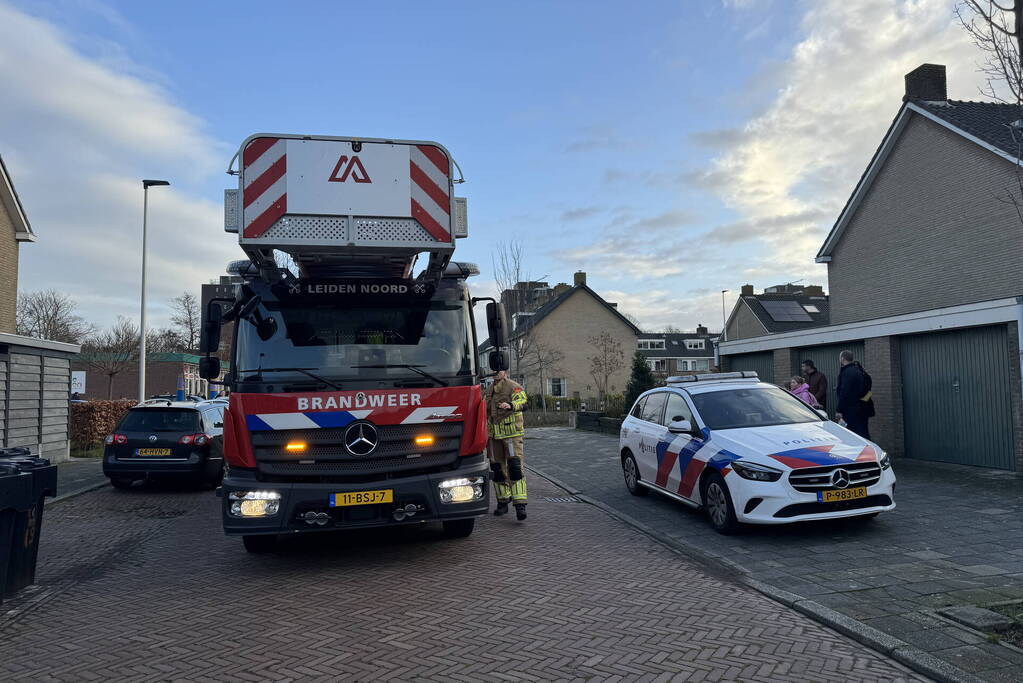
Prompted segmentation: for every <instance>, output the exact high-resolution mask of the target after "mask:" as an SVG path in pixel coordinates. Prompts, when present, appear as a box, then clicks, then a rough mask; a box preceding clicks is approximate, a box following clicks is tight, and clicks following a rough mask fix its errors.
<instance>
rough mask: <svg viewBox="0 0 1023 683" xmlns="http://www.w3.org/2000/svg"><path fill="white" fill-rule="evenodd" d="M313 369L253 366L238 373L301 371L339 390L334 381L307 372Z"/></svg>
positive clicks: (260, 373) (339, 386)
mask: <svg viewBox="0 0 1023 683" xmlns="http://www.w3.org/2000/svg"><path fill="white" fill-rule="evenodd" d="M315 369H316V368H254V369H249V370H239V371H238V373H239V374H241V373H244V372H255V373H256V374H257V375H262V374H263V373H264V372H301V373H302V374H303V375H306V376H307V377H312V378H313V379H315V380H316V381H317V382H323V383H324V384H326V385H327V386H329V387H334V388H335V389H337V390H338V391H341V385H340V384H338V383H336V382H331V381H330V380H329V379H325V378H323V377H320V376H319V375H314V374H313V373H311V372H309V371H310V370H315ZM260 381H262V378H260Z"/></svg>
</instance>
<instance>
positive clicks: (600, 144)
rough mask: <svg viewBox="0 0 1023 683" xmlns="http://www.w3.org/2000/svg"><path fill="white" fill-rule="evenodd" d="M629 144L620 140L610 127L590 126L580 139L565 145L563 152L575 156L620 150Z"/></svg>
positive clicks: (628, 141)
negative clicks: (607, 150)
mask: <svg viewBox="0 0 1023 683" xmlns="http://www.w3.org/2000/svg"><path fill="white" fill-rule="evenodd" d="M631 144H632V141H631V140H627V139H625V138H622V137H621V136H619V135H618V132H617V131H616V130H615V129H614V128H612V127H610V126H590V127H589V128H587V129H586V130H585V131H583V135H582V137H580V138H578V139H576V140H574V141H572V142H570V143H568V144H567V145H565V151H566V152H568V153H570V154H577V153H585V152H595V151H599V150H606V149H620V148H622V147H626V146H628V145H631Z"/></svg>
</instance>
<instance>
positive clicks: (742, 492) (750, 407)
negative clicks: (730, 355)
mask: <svg viewBox="0 0 1023 683" xmlns="http://www.w3.org/2000/svg"><path fill="white" fill-rule="evenodd" d="M667 384H668V386H666V387H664V388H659V389H654V390H651V391H648V392H646V393H644V394H643V395H642V396H640V397H639V398H638V399H637V400H636V403H635V405H633V407H632V410H631V411H630V413H629V415H628V416H627V417H626V418H625V420H624V421H623V423H622V430H621V438H620V442H619V450H620V453H621V460H622V471H623V473H624V475H625V484H626V486H627V487H628V489H629V491H630V492H631V493H632V494H633V495H637V496H645V495H646V494H647V492H649V491H651V490H653V491H657V492H659V493H662V494H664V495H666V496H668V497H670V498H673V499H675V500H678V501H681V502H683V503H687V504H689V505H692V506H694V507H703V508H704V509H706V511H707V515H708V517H709V518H710V521H711V524H712V525H713V526H714V528H715V529H716V530H717V531H719V532H721V533H725V534H727V533H730V532H733V531H735V529H736V528H737V526H738V524H739V523H749V524H785V523H789V522H800V521H805V520H819V519H832V518H837V517H855V516H861V515H863V516H870V517H873V516H874V515H876V514H877V513H879V512H883V511H885V510H892V509H894V508H895V499H894V491H895V474H894V472H892V468H891V461H890V460H889V458H888V455H887V454H886V453H885V452H884V451H882V450H881V448H880V447H878V446H876V445H875V444H873V443H871V442H870V441H867V440H866V439H863V438H861V437H859V436H857V435H856V434H853V433H852V432H850V431H849V430H848V429H845V428H844V427H841V426H839V425H838V424H836V423H835V422H832V421H830V420H828V419H827V417H826V414H824V413H823V411H821V412H820V413H819V412H817V411H815V410H814V409H812V408H810V407H809V406H808V405H806V404H805V403H803V402H802V401H800V400H799V399H797V398H796V397H794V396H792V395H791V394H789V393H788V392H787V391H783V390H782V389H779V388H778V387H776V386H774V385H772V384H767V383H764V382H761V381H759V380H758V379H757V375H756V373H753V372H731V373H719V374H712V375H696V376H691V377H672V378H669V380H668V383H667Z"/></svg>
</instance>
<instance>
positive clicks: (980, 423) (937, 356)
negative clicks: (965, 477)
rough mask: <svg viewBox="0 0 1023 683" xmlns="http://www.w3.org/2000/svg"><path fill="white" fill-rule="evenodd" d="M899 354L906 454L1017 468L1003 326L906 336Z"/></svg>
mask: <svg viewBox="0 0 1023 683" xmlns="http://www.w3.org/2000/svg"><path fill="white" fill-rule="evenodd" d="M899 350H900V359H901V365H902V404H903V406H902V410H903V419H904V421H905V436H906V455H907V456H909V457H911V458H920V459H921V460H937V461H940V462H951V463H958V464H963V465H978V466H980V467H996V468H1000V469H1013V424H1012V402H1011V398H1010V393H1009V382H1010V373H1009V367H1010V366H1009V357H1008V353H1009V351H1008V334H1007V331H1006V327H1005V326H1004V325H994V326H991V327H976V328H971V329H965V330H951V331H948V332H937V333H930V334H920V335H913V336H907V337H901V338H900V339H899ZM878 409H879V410H880V409H881V408H880V407H879V408H878Z"/></svg>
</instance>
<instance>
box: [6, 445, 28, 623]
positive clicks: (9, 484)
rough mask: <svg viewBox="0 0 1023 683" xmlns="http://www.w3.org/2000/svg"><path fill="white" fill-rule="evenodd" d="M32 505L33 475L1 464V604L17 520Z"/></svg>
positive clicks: (12, 466) (8, 571)
mask: <svg viewBox="0 0 1023 683" xmlns="http://www.w3.org/2000/svg"><path fill="white" fill-rule="evenodd" d="M31 504H32V475H31V474H27V473H24V472H22V471H21V469H20V468H19V467H16V466H14V465H8V464H0V604H3V601H4V594H5V593H6V592H7V578H8V575H9V573H10V567H11V554H12V551H13V544H14V530H15V527H16V526H17V520H18V517H19V516H20V515H22V514H24V512H25V511H26V510H27V509H28V508H29V506H31Z"/></svg>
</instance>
